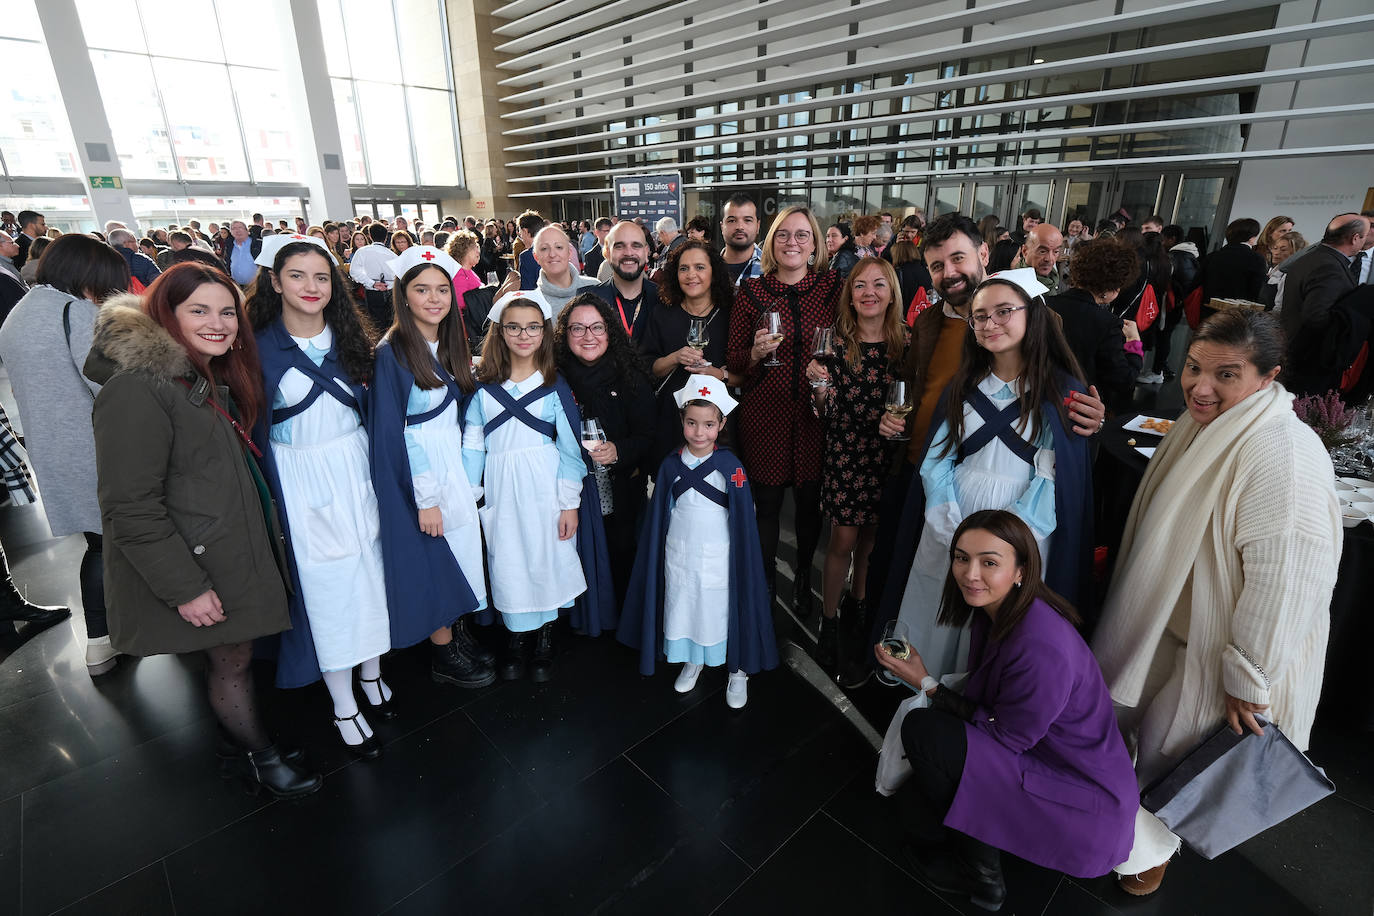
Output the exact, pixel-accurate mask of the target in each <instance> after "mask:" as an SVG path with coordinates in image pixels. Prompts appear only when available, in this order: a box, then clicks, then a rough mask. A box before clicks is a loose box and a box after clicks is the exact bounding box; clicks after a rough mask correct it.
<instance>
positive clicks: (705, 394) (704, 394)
mask: <svg viewBox="0 0 1374 916" xmlns="http://www.w3.org/2000/svg"><path fill="white" fill-rule="evenodd" d="M697 393H698V394H700V395H701V396H702V397H709V396H710V394H711V389H710V388H707V387H706V386H705V385H702V386H701V387H700V388H698V389H697Z"/></svg>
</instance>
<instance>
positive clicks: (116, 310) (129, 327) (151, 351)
mask: <svg viewBox="0 0 1374 916" xmlns="http://www.w3.org/2000/svg"><path fill="white" fill-rule="evenodd" d="M140 304H141V299H140V298H139V297H138V296H136V295H133V294H130V293H125V294H122V295H119V296H112V297H111V298H109V299H107V300H106V301H105V303H104V304H103V305H102V306H101V307H100V314H99V315H98V316H97V317H96V319H95V337H94V339H93V340H92V341H91V352H90V356H89V357H87V359H86V366H85V373H86V377H87V378H89V379H90V380H91V381H93V382H96V383H98V384H101V385H103V384H105V383H106V382H107V381H109V379H110V376H112V375H114V374H115V372H117V371H119V370H125V371H128V372H146V373H148V374H149V375H152V376H154V377H156V378H160V379H164V380H166V381H174V380H176V379H179V378H186V377H187V376H189V375H193V374H194V373H195V368H194V367H193V366H192V365H191V360H190V358H189V357H188V356H187V355H186V350H185V348H184V347H182V346H181V344H179V343H177V342H176V341H175V340H173V339H172V335H171V334H168V333H167V331H166V330H165V329H164V328H163V327H162V326H161V325H159V324H158V323H157V322H156V321H154V320H153V319H152V318H151V317H149V316H148V315H145V314H144V313H143V311H142V309H141V308H140Z"/></svg>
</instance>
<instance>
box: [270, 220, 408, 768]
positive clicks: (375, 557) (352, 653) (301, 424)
mask: <svg viewBox="0 0 1374 916" xmlns="http://www.w3.org/2000/svg"><path fill="white" fill-rule="evenodd" d="M256 260H257V263H258V264H259V265H261V266H262V267H264V268H265V269H264V270H262V271H260V272H259V274H258V278H257V280H256V281H255V282H254V287H253V291H252V293H251V295H250V296H249V298H248V311H249V314H250V315H252V316H253V326H254V329H255V331H256V337H257V343H258V352H259V354H260V355H261V357H262V371H263V389H264V391H265V392H266V394H267V398H268V401H269V402H270V404H271V410H270V411H267V412H266V415H265V416H264V417H263V418H261V419H260V420H259V421H258V423H257V425H256V426H255V427H254V430H253V439H254V441H255V442H256V444H257V445H258V448H260V449H261V450H262V452H263V455H264V456H265V460H264V462H263V470H264V472H265V475H266V477H267V481H268V485H269V487H270V488H271V490H272V496H273V498H274V499H276V501H277V504H278V506H280V508H281V510H282V522H283V527H284V528H285V529H286V536H287V557H288V560H289V561H290V572H291V585H292V594H291V629H290V630H288V631H286V632H285V633H283V634H282V637H281V650H280V653H279V656H278V659H277V686H279V687H302V686H305V685H306V684H310V683H313V682H314V681H316V680H318V679H319V678H320V677H323V678H324V683H325V686H326V687H327V688H328V689H329V696H330V698H331V699H332V700H333V703H334V725H335V727H336V728H337V729H338V731H339V736H340V737H341V738H342V739H343V742H344V744H345V745H347V747H348V749H349V750H350V751H351V752H352V753H354V754H355V755H357V756H360V757H365V758H368V759H371V758H374V757H376V756H377V755H378V754H380V753H381V744H380V742H378V740H377V739H376V737H375V736H374V735H373V733H372V727H371V725H370V724H369V723H368V721H367V719H366V718H365V717H364V716H363V714H362V712H361V711H360V710H359V709H358V701H357V699H356V698H355V696H354V694H353V670H354V669H355V668H357V669H359V674H360V682H361V686H362V691H363V694H364V696H365V697H366V698H367V702H368V704H369V707H370V709H372V710H375V711H376V712H377V714H378V715H379V716H380V717H381V718H388V717H389V715H388V713H389V712H390V703H389V701H390V699H391V690H390V688H388V687H387V685H386V683H385V682H384V681H383V680H382V672H381V656H382V653H384V652H386V651H387V650H388V649H390V648H391V634H390V624H389V620H388V615H387V602H386V584H385V578H384V576H383V572H382V549H381V545H380V544H379V543H378V541H377V533H378V521H377V497H376V496H375V495H374V494H373V491H372V476H371V472H370V470H369V463H368V441H367V431H366V430H365V429H364V427H363V421H364V418H365V416H366V409H367V401H366V397H365V395H366V391H365V389H364V385H365V384H366V383H367V382H368V381H370V379H371V376H372V347H373V343H374V340H373V332H372V329H371V328H370V327H369V326H368V324H367V321H366V319H364V318H363V317H362V316H361V315H359V313H358V311H357V308H356V306H355V305H354V301H353V299H352V297H351V296H350V295H349V294H348V289H347V287H346V286H345V285H344V282H343V278H342V277H341V276H340V275H339V271H338V268H337V267H335V265H334V259H333V257H332V256H331V255H330V253H329V251H328V249H327V248H326V247H325V244H324V242H323V241H322V240H320V239H316V238H310V237H309V236H303V235H300V234H293V235H274V236H269V237H268V238H266V239H264V240H263V245H262V253H261V254H260V255H258V257H257V259H256Z"/></svg>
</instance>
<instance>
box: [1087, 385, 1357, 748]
mask: <svg viewBox="0 0 1374 916" xmlns="http://www.w3.org/2000/svg"><path fill="white" fill-rule="evenodd" d="M1292 401H1293V396H1292V395H1291V394H1289V393H1288V392H1287V391H1285V390H1284V389H1283V387H1282V386H1281V385H1279V384H1277V383H1274V384H1271V385H1270V386H1269V387H1268V388H1265V389H1262V390H1260V391H1258V392H1256V393H1255V394H1253V395H1251V396H1250V397H1248V398H1246V399H1245V400H1244V401H1242V402H1241V403H1239V404H1237V405H1235V406H1234V407H1232V408H1231V409H1229V410H1227V411H1226V412H1224V413H1223V414H1222V415H1221V416H1219V417H1217V418H1216V419H1215V420H1213V421H1212V422H1211V423H1209V424H1207V425H1206V426H1200V425H1199V424H1197V423H1196V422H1195V421H1194V420H1193V419H1192V418H1191V417H1190V416H1189V415H1187V414H1184V416H1183V417H1181V418H1180V419H1179V421H1178V423H1177V424H1176V425H1175V426H1174V427H1173V429H1172V430H1171V431H1170V433H1169V435H1167V436H1166V437H1165V438H1164V441H1163V442H1162V443H1161V445H1160V448H1159V450H1158V452H1156V454H1155V456H1154V458H1153V459H1152V460H1151V461H1150V466H1149V467H1148V468H1147V469H1146V471H1145V476H1144V478H1143V479H1142V480H1141V484H1140V487H1139V489H1138V490H1137V491H1136V496H1135V501H1134V503H1133V504H1132V506H1131V514H1130V517H1129V519H1128V521H1127V523H1126V533H1125V537H1124V538H1123V540H1122V544H1121V560H1120V561H1119V562H1118V564H1117V571H1116V574H1115V577H1114V579H1113V582H1112V589H1111V592H1110V593H1109V594H1108V596H1107V601H1106V606H1105V608H1104V610H1103V614H1102V620H1101V623H1100V624H1099V626H1098V628H1097V632H1096V634H1095V636H1094V639H1093V652H1094V653H1095V654H1096V655H1097V658H1098V662H1099V663H1100V664H1101V665H1102V671H1103V675H1104V676H1105V678H1106V681H1107V686H1108V688H1109V689H1110V690H1111V694H1112V699H1113V700H1115V701H1116V702H1117V703H1119V704H1121V705H1124V706H1137V705H1140V704H1145V703H1148V702H1149V701H1150V699H1152V698H1151V697H1145V696H1142V695H1141V694H1142V692H1143V689H1144V686H1145V677H1146V674H1147V673H1148V671H1149V668H1150V663H1151V660H1152V659H1153V658H1154V655H1155V651H1156V650H1157V649H1158V647H1159V644H1160V639H1161V637H1162V635H1163V633H1164V630H1165V627H1166V625H1167V623H1168V621H1169V618H1170V616H1171V615H1172V614H1173V613H1174V611H1175V608H1176V606H1177V607H1178V610H1179V612H1180V614H1181V615H1182V618H1183V619H1185V620H1187V621H1188V651H1187V661H1186V663H1185V668H1184V678H1183V694H1182V698H1181V700H1180V702H1179V707H1178V710H1177V713H1176V714H1175V716H1174V719H1173V722H1172V723H1171V724H1170V726H1169V729H1168V732H1167V734H1166V736H1165V738H1164V743H1163V746H1162V748H1161V750H1162V751H1163V752H1164V753H1165V754H1168V755H1171V756H1177V755H1180V754H1183V753H1186V752H1187V751H1188V750H1190V749H1191V747H1192V745H1193V744H1195V743H1196V742H1197V741H1198V740H1200V739H1201V738H1202V737H1203V736H1204V735H1205V734H1206V733H1207V732H1208V731H1210V730H1211V729H1213V728H1215V727H1216V725H1217V724H1218V723H1219V722H1220V721H1221V720H1222V719H1223V718H1224V717H1225V695H1226V694H1230V695H1232V696H1234V697H1237V698H1238V699H1242V700H1246V701H1248V702H1252V703H1260V704H1267V705H1269V706H1270V707H1271V708H1270V710H1269V716H1270V718H1271V719H1272V720H1273V721H1274V722H1276V723H1278V725H1279V726H1280V727H1281V728H1282V729H1283V731H1284V734H1286V735H1287V736H1288V737H1289V739H1290V740H1291V741H1292V742H1293V743H1294V744H1295V745H1296V746H1297V747H1299V748H1303V749H1306V747H1307V742H1308V737H1309V735H1310V733H1311V730H1312V719H1313V716H1314V714H1315V712H1316V706H1317V700H1318V697H1319V696H1320V694H1321V684H1322V670H1323V668H1324V666H1325V662H1326V641H1327V635H1328V632H1329V631H1330V603H1331V590H1332V587H1333V586H1334V585H1335V581H1336V567H1337V565H1338V563H1339V561H1340V554H1341V546H1342V537H1341V524H1340V512H1339V509H1338V504H1337V500H1336V493H1335V475H1334V473H1333V471H1332V468H1331V459H1330V458H1329V456H1328V455H1327V453H1326V450H1325V449H1324V448H1323V447H1322V444H1321V442H1320V440H1318V438H1317V436H1316V434H1315V433H1313V432H1312V430H1311V429H1309V428H1308V427H1307V426H1306V425H1305V424H1304V423H1303V422H1302V421H1301V420H1299V419H1298V417H1297V415H1296V414H1294V413H1293V410H1292Z"/></svg>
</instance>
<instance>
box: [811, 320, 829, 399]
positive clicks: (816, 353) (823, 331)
mask: <svg viewBox="0 0 1374 916" xmlns="http://www.w3.org/2000/svg"><path fill="white" fill-rule="evenodd" d="M811 355H812V357H814V358H815V360H816V362H818V363H820V364H822V365H823V366H825V367H826V368H827V369H829V368H830V362H831V359H832V358H833V357H834V355H835V329H834V328H816V333H815V334H814V335H813V336H812V343H811ZM809 381H810V382H811V387H812V388H824V387H825V386H826V385H828V384H830V381H829V380H828V379H825V378H813V379H810V380H809Z"/></svg>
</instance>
